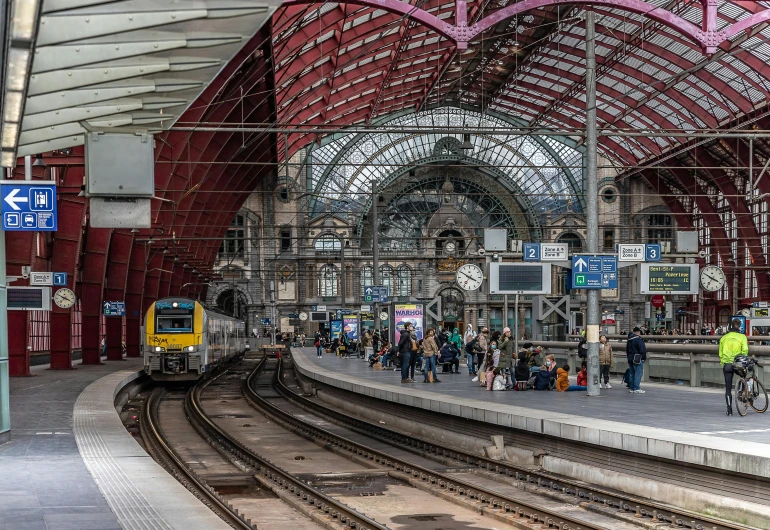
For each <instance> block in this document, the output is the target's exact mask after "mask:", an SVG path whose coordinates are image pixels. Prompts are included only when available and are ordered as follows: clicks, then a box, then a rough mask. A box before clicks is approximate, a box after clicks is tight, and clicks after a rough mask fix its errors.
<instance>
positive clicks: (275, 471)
mask: <svg viewBox="0 0 770 530" xmlns="http://www.w3.org/2000/svg"><path fill="white" fill-rule="evenodd" d="M266 361H267V356H264V357H263V358H262V359H261V361H260V363H259V364H258V365H257V367H256V368H255V370H254V372H258V371H261V370H262V368H263V367H264V365H265V363H266ZM254 372H252V373H254ZM223 373H226V372H222V373H220V374H219V375H217V376H216V377H214V378H211V379H209V380H207V381H204V382H202V383H199V384H198V385H196V386H195V387H193V388H192V389H190V391H189V392H188V393H187V395H186V396H185V405H186V410H187V411H188V414H189V417H190V419H191V420H192V421H193V422H194V423H195V424H197V425H198V426H199V427H201V428H202V429H203V430H204V431H205V432H207V433H208V435H210V436H211V438H212V439H214V440H215V441H216V442H217V443H219V444H220V447H223V448H224V449H225V450H226V451H228V452H229V453H231V454H234V455H236V456H237V457H239V458H241V459H242V460H244V461H246V462H248V463H249V464H250V465H251V466H252V467H254V468H255V469H257V470H259V473H260V474H261V475H262V477H263V478H265V479H267V480H269V481H271V482H273V483H274V484H276V485H278V486H279V487H281V488H282V489H284V490H286V491H288V492H290V493H291V494H293V495H295V496H296V497H297V499H301V500H302V501H303V502H306V503H307V504H309V505H310V506H314V507H316V508H317V509H318V510H319V511H321V512H323V513H325V514H326V515H328V516H330V517H331V518H332V519H333V520H334V521H336V522H338V524H339V526H340V527H342V528H351V529H355V530H388V527H387V526H384V525H382V524H380V523H378V522H377V521H375V520H373V519H370V518H369V517H366V516H365V515H363V514H360V513H358V512H357V511H356V510H354V509H353V508H351V507H349V506H347V505H345V504H343V503H341V502H340V501H338V500H336V499H334V498H332V497H329V496H328V495H325V494H324V493H322V492H320V491H319V490H317V489H316V488H313V487H312V486H309V485H308V484H305V483H304V482H302V481H301V480H299V479H297V478H295V477H294V476H293V475H291V474H290V473H288V472H286V471H284V470H283V469H282V468H280V467H279V466H277V465H276V464H273V463H272V462H270V461H269V460H267V459H265V458H263V457H262V456H260V455H259V454H257V453H255V452H253V451H252V450H251V449H249V448H248V447H246V446H245V445H244V444H242V443H241V442H239V441H238V440H236V439H235V438H234V437H232V436H231V435H229V434H228V433H227V432H225V431H224V430H223V429H222V428H221V427H219V426H218V425H217V424H216V423H215V422H214V421H213V420H212V419H211V418H210V417H209V416H208V415H207V414H206V413H205V412H204V411H203V407H202V405H201V400H200V397H201V394H202V392H203V390H204V389H205V388H206V387H207V386H208V385H209V384H210V383H212V382H214V381H215V380H216V379H218V378H219V377H220V376H221V375H222V374H223Z"/></svg>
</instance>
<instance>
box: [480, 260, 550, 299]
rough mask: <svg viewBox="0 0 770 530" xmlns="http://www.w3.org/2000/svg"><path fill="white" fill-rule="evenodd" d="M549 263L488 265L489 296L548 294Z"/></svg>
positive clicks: (494, 263) (496, 263)
mask: <svg viewBox="0 0 770 530" xmlns="http://www.w3.org/2000/svg"><path fill="white" fill-rule="evenodd" d="M550 292H551V264H550V263H498V262H492V263H490V264H489V294H549V293H550Z"/></svg>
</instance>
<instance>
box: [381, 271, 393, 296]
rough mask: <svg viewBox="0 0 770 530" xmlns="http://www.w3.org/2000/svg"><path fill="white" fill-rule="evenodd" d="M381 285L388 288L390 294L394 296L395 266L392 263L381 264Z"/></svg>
mask: <svg viewBox="0 0 770 530" xmlns="http://www.w3.org/2000/svg"><path fill="white" fill-rule="evenodd" d="M380 285H384V286H385V287H387V288H388V296H393V267H391V266H390V265H381V266H380Z"/></svg>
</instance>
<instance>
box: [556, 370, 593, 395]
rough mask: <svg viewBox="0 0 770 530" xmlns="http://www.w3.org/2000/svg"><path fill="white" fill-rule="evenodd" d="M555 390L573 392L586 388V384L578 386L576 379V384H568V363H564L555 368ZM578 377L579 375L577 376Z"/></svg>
mask: <svg viewBox="0 0 770 530" xmlns="http://www.w3.org/2000/svg"><path fill="white" fill-rule="evenodd" d="M556 374H557V375H556V391H557V392H575V391H580V390H587V389H588V387H587V386H580V384H579V382H580V380H579V379H578V384H577V385H571V384H569V365H568V364H565V365H564V366H562V367H561V368H559V369H558V370H556ZM578 377H579V376H578Z"/></svg>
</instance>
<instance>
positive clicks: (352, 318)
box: [342, 315, 358, 340]
mask: <svg viewBox="0 0 770 530" xmlns="http://www.w3.org/2000/svg"><path fill="white" fill-rule="evenodd" d="M342 325H343V326H344V329H345V334H346V335H347V336H348V338H349V339H350V340H358V316H357V315H344V316H343V317H342Z"/></svg>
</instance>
